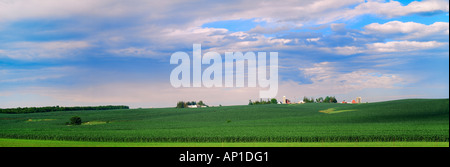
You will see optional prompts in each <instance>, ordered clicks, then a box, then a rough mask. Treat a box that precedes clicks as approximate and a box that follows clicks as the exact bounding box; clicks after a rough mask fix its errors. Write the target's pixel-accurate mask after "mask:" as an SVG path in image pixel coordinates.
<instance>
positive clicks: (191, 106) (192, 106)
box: [187, 105, 198, 108]
mask: <svg viewBox="0 0 450 167" xmlns="http://www.w3.org/2000/svg"><path fill="white" fill-rule="evenodd" d="M187 107H188V108H198V106H197V105H188V106H187Z"/></svg>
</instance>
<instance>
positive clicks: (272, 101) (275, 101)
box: [270, 98, 278, 104]
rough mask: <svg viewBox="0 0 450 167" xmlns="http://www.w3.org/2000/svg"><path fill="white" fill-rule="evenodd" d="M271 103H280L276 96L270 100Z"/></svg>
mask: <svg viewBox="0 0 450 167" xmlns="http://www.w3.org/2000/svg"><path fill="white" fill-rule="evenodd" d="M270 103H272V104H277V103H278V100H277V99H275V98H272V99H271V100H270Z"/></svg>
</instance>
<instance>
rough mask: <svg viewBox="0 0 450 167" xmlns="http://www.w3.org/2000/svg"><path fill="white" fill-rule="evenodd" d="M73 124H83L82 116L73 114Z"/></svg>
mask: <svg viewBox="0 0 450 167" xmlns="http://www.w3.org/2000/svg"><path fill="white" fill-rule="evenodd" d="M70 124H71V125H81V118H80V117H79V116H73V117H72V118H70Z"/></svg>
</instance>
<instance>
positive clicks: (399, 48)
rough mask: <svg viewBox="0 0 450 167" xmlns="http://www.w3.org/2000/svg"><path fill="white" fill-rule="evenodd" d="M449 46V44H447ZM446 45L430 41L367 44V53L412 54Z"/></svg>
mask: <svg viewBox="0 0 450 167" xmlns="http://www.w3.org/2000/svg"><path fill="white" fill-rule="evenodd" d="M447 44H448V43H447ZM443 45H445V43H441V42H436V41H428V42H418V41H391V42H386V43H372V44H367V51H368V52H369V53H370V52H410V51H417V50H426V49H434V48H437V47H440V46H443Z"/></svg>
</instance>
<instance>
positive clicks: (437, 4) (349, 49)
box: [0, 0, 449, 108]
mask: <svg viewBox="0 0 450 167" xmlns="http://www.w3.org/2000/svg"><path fill="white" fill-rule="evenodd" d="M448 13H449V1H448V0H421V1H412V0H401V1H394V0H284V1H269V0H268V1H253V0H252V1H250V0H230V1H210V0H174V1H148V0H130V1H119V0H95V1H80V0H64V1H61V0H0V108H11V107H30V106H56V105H60V106H92V105H128V106H130V107H132V108H138V107H143V108H148V107H174V106H175V105H176V102H178V101H199V100H203V101H204V102H205V103H206V104H209V105H216V106H217V105H246V104H247V103H248V101H249V100H258V99H259V94H258V93H259V91H260V88H249V87H242V88H224V87H213V88H205V87H200V88H183V87H182V88H174V87H172V86H171V84H170V73H171V71H172V70H173V69H174V68H175V67H177V65H174V64H170V57H171V55H172V54H173V53H175V52H178V51H182V52H186V53H188V54H189V55H190V56H192V49H193V44H201V46H202V53H206V52H217V53H219V54H221V56H222V57H223V56H224V53H225V52H244V53H245V52H255V53H256V52H278V58H279V64H278V67H279V69H278V72H279V78H278V81H279V88H278V93H277V96H276V98H278V99H281V98H282V97H283V96H286V97H287V98H288V99H290V100H291V101H294V102H297V101H300V100H302V99H303V97H304V96H307V97H316V98H317V97H321V96H322V97H325V96H335V97H336V98H337V100H338V101H343V100H345V101H351V100H352V99H355V98H356V97H362V101H363V102H377V101H386V100H395V99H405V98H448V97H449V15H448ZM203 70H204V69H203Z"/></svg>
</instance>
